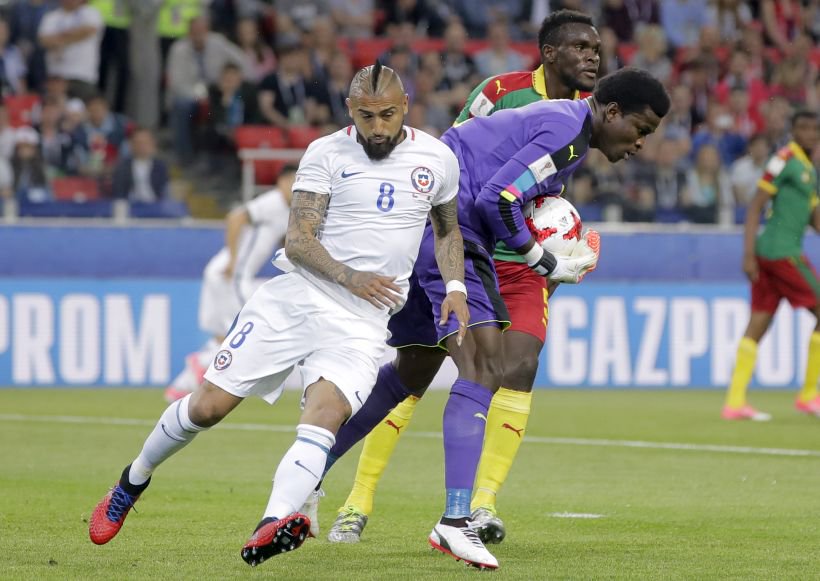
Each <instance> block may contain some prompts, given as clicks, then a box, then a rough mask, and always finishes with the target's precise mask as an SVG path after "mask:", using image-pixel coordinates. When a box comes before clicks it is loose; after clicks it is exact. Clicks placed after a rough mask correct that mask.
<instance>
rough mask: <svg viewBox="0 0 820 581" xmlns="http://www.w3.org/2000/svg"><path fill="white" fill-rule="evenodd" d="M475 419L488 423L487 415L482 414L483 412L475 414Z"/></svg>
mask: <svg viewBox="0 0 820 581" xmlns="http://www.w3.org/2000/svg"><path fill="white" fill-rule="evenodd" d="M473 417H474V418H478V419H479V420H484V422H485V423H486V421H487V416H485V415H484V414H482V413H481V412H476V413H474V414H473Z"/></svg>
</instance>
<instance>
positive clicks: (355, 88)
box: [350, 60, 404, 98]
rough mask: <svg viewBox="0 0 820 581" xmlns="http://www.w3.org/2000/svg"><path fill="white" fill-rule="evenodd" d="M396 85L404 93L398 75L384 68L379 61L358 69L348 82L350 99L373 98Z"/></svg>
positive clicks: (388, 68)
mask: <svg viewBox="0 0 820 581" xmlns="http://www.w3.org/2000/svg"><path fill="white" fill-rule="evenodd" d="M394 83H396V84H398V86H399V89H401V92H402V93H404V84H403V83H402V82H401V78H400V77H399V75H398V73H396V71H394V70H393V69H391V68H390V67H386V66H384V65H383V64H382V63H381V62H380V61H379V60H376V64H373V65H369V66H366V67H364V68H363V69H360V70H359V71H358V72H357V73H356V75H355V76H354V77H353V80H352V81H351V82H350V97H351V98H354V97H362V96H365V95H367V96H371V97H372V96H375V95H379V94H381V93H382V92H384V91H386V90H387V89H388V88H389V87H391V86H393V84H394Z"/></svg>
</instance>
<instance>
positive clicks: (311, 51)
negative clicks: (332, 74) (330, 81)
mask: <svg viewBox="0 0 820 581" xmlns="http://www.w3.org/2000/svg"><path fill="white" fill-rule="evenodd" d="M302 45H303V46H304V47H305V49H306V50H307V53H308V62H309V67H310V74H309V75H308V76H309V77H311V78H312V79H313V80H314V81H317V82H319V83H322V82H325V81H327V75H328V65H329V63H330V60H331V59H332V58H333V55H335V54H336V53H337V52H339V47H338V46H337V45H338V41H337V39H336V30H335V28H334V24H333V20H331V19H330V18H328V17H327V16H321V17H319V18H316V19H315V20H314V21H313V28H312V29H311V30H308V31H305V32H304V34H302Z"/></svg>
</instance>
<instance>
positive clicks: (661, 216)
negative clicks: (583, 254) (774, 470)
mask: <svg viewBox="0 0 820 581" xmlns="http://www.w3.org/2000/svg"><path fill="white" fill-rule="evenodd" d="M561 8H570V9H575V10H581V11H584V12H587V13H589V14H590V15H591V16H592V17H593V19H594V21H595V23H596V25H597V27H598V30H599V33H600V35H601V38H602V42H603V47H602V60H601V71H600V73H601V75H603V74H606V73H608V72H612V71H614V70H616V69H618V68H620V67H622V66H625V65H633V66H638V67H641V68H644V69H647V70H649V71H650V72H652V73H653V74H654V75H656V76H657V77H659V78H661V79H662V80H663V81H664V83H666V85H667V87H668V90H669V92H670V95H671V97H672V110H671V112H670V114H669V115H668V116H667V118H666V119H664V122H663V124H662V125H661V127H660V129H659V131H658V132H657V133H656V134H655V135H653V136H652V137H651V138H650V140H649V143H648V146H647V147H645V148H644V150H643V151H642V152H641V153H640V155H639V156H638V157H637V158H636V159H633V160H630V161H629V162H627V163H620V164H616V165H612V164H609V163H608V162H607V161H606V160H605V159H604V158H603V157H602V156H600V155H598V154H597V152H596V151H595V150H593V151H592V152H591V154H590V155H589V156H588V159H587V161H586V164H585V167H584V168H583V170H582V171H580V172H579V173H578V174H577V175H576V177H575V179H574V180H573V183H572V185H571V187H570V188H569V194H568V196H569V197H570V198H571V200H572V201H573V202H574V203H575V204H576V205H578V206H579V208H580V209H581V213H582V215H583V216H584V218H585V219H586V220H601V219H603V220H612V221H621V220H622V221H634V222H680V221H688V222H695V223H721V224H734V223H736V222H738V221H740V220H742V215H743V208H744V206H745V205H746V204H747V202H748V201H749V200H750V199H751V196H752V195H753V193H754V191H755V184H756V182H757V179H758V178H759V177H760V175H761V174H762V171H763V166H764V164H765V161H766V159H767V157H768V156H769V155H770V154H771V153H772V152H773V151H775V150H776V149H777V148H779V147H782V146H783V145H784V144H786V143H787V141H788V139H789V136H788V125H789V123H788V120H789V117H790V114H791V113H792V111H794V110H795V108H797V107H809V108H814V109H817V108H818V106H820V85H818V75H817V69H818V65H820V49H818V48H817V39H818V37H819V36H820V0H760V1H751V2H740V1H737V0H393V1H390V0H88V1H87V0H10V1H9V0H7V1H2V0H0V91H2V103H3V106H2V107H0V199H5V200H7V201H10V200H13V201H14V202H15V204H16V212H17V213H18V214H19V215H32V216H36V215H54V214H55V213H56V214H57V215H94V213H95V212H96V211H98V210H95V208H97V207H98V206H95V205H94V202H97V201H105V200H112V199H125V200H128V201H129V202H130V203H131V207H132V212H136V214H137V215H139V211H140V210H139V208H143V211H144V212H145V214H144V215H147V216H172V217H178V216H183V215H186V214H188V212H190V213H191V214H193V215H195V216H199V217H217V216H219V215H221V214H222V213H224V211H225V209H226V208H227V207H229V206H230V205H231V203H233V202H236V201H237V200H238V199H239V196H240V188H239V180H240V174H241V172H240V169H241V166H240V161H239V158H238V157H237V150H238V149H240V148H274V149H280V148H294V149H299V148H304V147H305V146H306V145H307V144H308V143H310V141H311V140H313V139H315V138H316V137H318V136H320V135H323V134H326V133H329V132H331V131H334V130H336V129H338V128H339V127H343V126H345V125H347V124H349V123H350V120H349V118H348V115H347V110H346V107H345V104H344V99H345V97H346V94H347V89H348V85H349V83H350V80H351V78H352V75H353V73H354V72H355V70H357V69H358V68H359V67H361V66H365V65H367V64H372V63H373V62H374V60H375V59H376V58H377V57H378V58H380V59H381V60H382V62H384V63H385V64H389V65H390V66H391V67H393V68H395V69H396V70H397V71H398V72H399V74H400V75H401V77H402V79H403V80H404V83H405V87H406V89H407V92H408V93H409V95H410V113H409V116H408V119H407V121H406V123H407V124H408V125H412V126H414V127H417V128H421V129H423V130H425V131H428V132H430V133H432V134H434V135H440V134H441V133H442V132H444V131H445V130H446V129H447V127H449V126H450V125H451V123H452V121H453V120H454V119H455V117H456V116H457V114H458V112H459V111H460V109H461V107H462V106H463V104H464V101H465V100H466V98H467V95H468V94H469V92H470V90H471V89H472V88H473V87H475V86H476V85H477V84H478V83H479V82H480V81H481V80H482V79H484V78H486V77H488V76H491V75H495V74H499V73H503V72H508V71H515V70H528V69H532V68H535V67H537V66H538V55H539V51H538V46H537V40H536V37H537V32H538V28H539V26H540V23H541V21H542V20H543V18H545V17H546V16H547V15H549V13H550V12H551V11H554V10H558V9H561ZM816 159H817V158H816ZM282 165H284V161H277V160H272V161H258V162H256V163H255V170H256V171H255V174H256V181H257V182H258V183H260V184H265V183H272V182H273V180H274V179H275V177H276V173H277V171H278V169H279V168H281V167H282ZM54 202H61V203H62V205H56V206H55V205H54ZM4 206H5V207H8V204H5V205H4ZM69 206H70V209H66V208H67V207H69ZM55 208H56V209H55ZM157 208H158V209H157ZM134 209H136V210H134ZM100 211H101V212H103V214H104V213H105V210H100Z"/></svg>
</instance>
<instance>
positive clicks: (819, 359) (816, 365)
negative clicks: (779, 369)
mask: <svg viewBox="0 0 820 581" xmlns="http://www.w3.org/2000/svg"><path fill="white" fill-rule="evenodd" d="M818 379H820V332H817V331H815V332H814V333H812V334H811V338H810V339H809V358H808V360H807V361H806V376H805V378H804V380H803V389H801V390H800V395H799V396H798V399H799V400H800V401H801V402H804V403H805V402H807V401H811V400H813V399H814V398H816V397H817V380H818Z"/></svg>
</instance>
